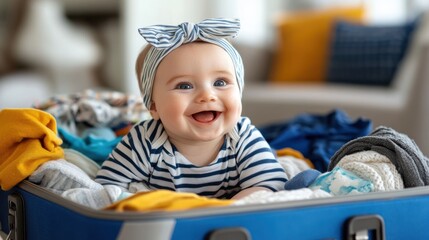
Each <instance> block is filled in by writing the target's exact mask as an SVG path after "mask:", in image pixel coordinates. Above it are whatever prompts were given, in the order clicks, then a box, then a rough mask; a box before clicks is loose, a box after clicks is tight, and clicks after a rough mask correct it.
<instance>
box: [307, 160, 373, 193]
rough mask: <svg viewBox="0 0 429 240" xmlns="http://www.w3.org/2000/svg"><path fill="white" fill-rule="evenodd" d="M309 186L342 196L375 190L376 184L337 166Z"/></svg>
mask: <svg viewBox="0 0 429 240" xmlns="http://www.w3.org/2000/svg"><path fill="white" fill-rule="evenodd" d="M309 188H310V189H313V190H316V189H321V190H324V191H326V192H328V193H330V194H332V195H333V196H341V195H352V194H359V193H368V192H373V191H374V184H372V182H370V181H368V180H365V179H362V178H361V177H359V176H358V175H356V174H354V173H353V172H350V171H347V170H345V169H343V168H340V167H335V168H334V169H332V171H330V172H326V173H323V174H321V175H320V176H319V177H318V178H316V180H314V182H313V183H312V184H311V185H310V186H309Z"/></svg>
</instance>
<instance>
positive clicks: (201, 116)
mask: <svg viewBox="0 0 429 240" xmlns="http://www.w3.org/2000/svg"><path fill="white" fill-rule="evenodd" d="M219 115H220V112H217V111H202V112H197V113H194V114H192V118H194V119H195V120H196V121H197V122H201V123H208V122H212V121H214V120H216V119H217V118H218V117H219Z"/></svg>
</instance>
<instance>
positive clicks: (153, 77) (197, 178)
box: [96, 19, 287, 199]
mask: <svg viewBox="0 0 429 240" xmlns="http://www.w3.org/2000/svg"><path fill="white" fill-rule="evenodd" d="M239 29H240V23H239V21H238V20H236V19H207V20H204V21H203V22H201V23H199V24H192V23H182V24H180V25H179V26H167V25H156V26H151V27H147V28H141V29H139V32H140V34H141V35H142V36H143V37H144V38H145V39H146V41H147V42H148V43H149V45H147V46H146V47H145V48H144V49H143V51H142V52H141V53H140V55H139V57H138V59H137V63H136V68H137V75H138V80H139V86H140V90H141V93H142V96H143V100H144V103H145V105H146V107H147V108H148V109H149V110H150V113H151V115H152V119H150V120H145V121H142V122H140V123H138V124H136V125H135V126H134V127H133V128H132V129H131V130H130V132H129V133H128V134H127V135H126V136H124V138H123V139H122V141H121V142H120V143H119V144H118V145H117V146H116V148H115V149H114V150H113V151H112V153H111V154H110V156H109V157H108V159H107V160H106V161H105V162H104V163H103V166H102V168H101V170H100V171H99V172H98V175H97V177H96V181H97V182H99V183H101V184H104V185H109V184H114V185H117V186H120V187H122V188H123V190H124V191H128V192H137V191H147V190H156V189H167V190H173V191H178V192H192V193H196V194H199V195H201V196H206V197H215V198H226V199H229V198H234V199H239V198H242V197H244V196H247V195H249V194H250V193H253V192H255V191H259V190H267V191H277V190H282V189H284V185H285V182H286V181H287V177H286V174H285V171H284V169H283V168H282V166H281V165H280V164H279V163H278V162H277V160H276V159H275V157H274V155H273V153H272V151H271V149H270V147H269V145H268V143H267V142H266V141H265V139H264V138H263V137H262V135H261V133H260V132H259V131H258V130H257V129H256V128H255V127H254V126H253V125H252V124H251V122H250V120H249V119H248V118H246V117H241V112H242V105H241V94H242V91H243V85H244V80H243V77H244V76H243V75H244V73H243V63H242V60H241V57H240V55H239V53H238V52H237V51H236V50H235V48H234V47H233V46H232V45H231V44H230V43H229V42H228V41H227V40H226V38H227V37H235V36H236V35H237V33H238V31H239Z"/></svg>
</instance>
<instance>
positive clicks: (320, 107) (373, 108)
mask: <svg viewBox="0 0 429 240" xmlns="http://www.w3.org/2000/svg"><path fill="white" fill-rule="evenodd" d="M242 48H243V47H242ZM241 50H243V54H242V55H243V61H244V64H245V68H248V67H249V65H250V69H249V70H247V71H246V74H247V75H248V76H249V72H250V75H252V76H257V75H258V74H260V75H262V74H261V73H255V72H252V71H255V69H257V68H255V67H254V66H256V65H258V67H259V69H263V70H266V69H267V68H269V67H270V66H263V67H261V66H259V65H260V64H262V63H266V64H272V63H273V61H272V58H270V57H267V56H270V54H267V53H266V52H265V53H264V52H263V51H261V50H260V51H247V52H246V50H245V49H241ZM267 51H269V50H267ZM256 52H257V53H260V54H265V55H261V56H259V57H258V56H255V53H256ZM254 59H260V61H257V62H258V63H255V61H253V60H254ZM428 61H429V14H428V13H425V14H423V15H422V16H421V17H420V20H419V23H418V25H417V26H416V29H415V30H414V31H413V33H412V35H411V37H410V39H409V43H408V47H407V48H406V51H405V53H404V56H403V58H402V59H401V61H400V62H399V63H398V67H397V70H396V71H395V73H394V76H393V77H392V81H391V83H390V84H389V85H385V86H381V85H380V86H379V85H366V84H350V83H341V82H329V81H328V82H314V83H308V82H305V83H299V82H289V83H283V84H282V83H277V82H275V81H272V79H269V78H270V77H271V76H269V75H267V74H266V72H265V73H264V76H265V78H264V79H265V80H262V81H250V82H246V86H245V90H244V93H243V114H244V115H246V116H248V117H250V118H251V119H252V122H253V123H254V124H255V125H257V126H264V125H267V124H271V123H277V122H282V121H287V120H289V119H291V118H293V117H295V116H297V115H298V114H302V113H311V114H326V113H327V112H329V111H331V110H333V109H342V110H344V111H345V112H346V113H347V114H348V115H349V116H350V117H351V118H367V119H370V120H371V121H372V122H373V126H374V127H376V126H379V125H384V126H389V127H392V128H394V129H396V130H397V131H400V132H403V133H406V134H407V135H409V136H410V137H411V138H412V139H414V140H415V142H416V143H417V145H418V146H419V147H420V148H421V149H422V151H423V153H425V154H426V155H428V154H429V128H428V124H427V123H429V106H428V105H427V104H426V103H428V102H429V99H428V98H429V96H427V95H428V94H427V93H428V92H429V82H428V80H429V79H428V78H429V72H428V69H427V67H426V65H427V63H428ZM252 64H253V65H252ZM255 64H256V65H255Z"/></svg>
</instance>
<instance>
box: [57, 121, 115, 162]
mask: <svg viewBox="0 0 429 240" xmlns="http://www.w3.org/2000/svg"><path fill="white" fill-rule="evenodd" d="M58 134H59V136H60V137H61V139H62V140H63V144H62V145H61V146H62V147H63V148H71V149H74V150H76V151H78V152H80V153H82V154H84V155H85V156H87V157H89V158H90V159H92V160H94V161H95V162H96V163H98V164H100V165H101V164H102V163H103V162H104V161H105V160H106V159H107V157H108V156H109V154H110V152H112V150H113V148H114V147H115V146H116V145H117V144H118V143H119V142H120V141H121V139H122V137H116V138H114V139H110V140H107V139H104V138H100V137H96V136H94V135H92V134H90V135H87V136H86V137H84V138H80V137H78V136H76V135H74V134H72V133H70V132H68V131H67V130H65V129H63V128H61V127H58Z"/></svg>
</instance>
